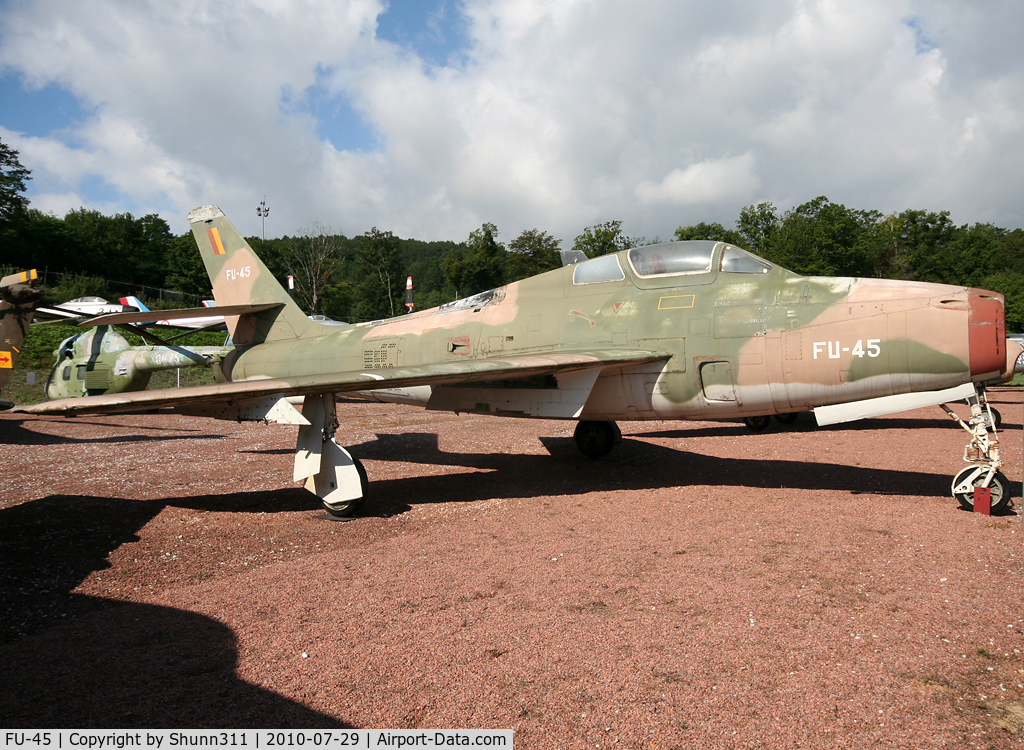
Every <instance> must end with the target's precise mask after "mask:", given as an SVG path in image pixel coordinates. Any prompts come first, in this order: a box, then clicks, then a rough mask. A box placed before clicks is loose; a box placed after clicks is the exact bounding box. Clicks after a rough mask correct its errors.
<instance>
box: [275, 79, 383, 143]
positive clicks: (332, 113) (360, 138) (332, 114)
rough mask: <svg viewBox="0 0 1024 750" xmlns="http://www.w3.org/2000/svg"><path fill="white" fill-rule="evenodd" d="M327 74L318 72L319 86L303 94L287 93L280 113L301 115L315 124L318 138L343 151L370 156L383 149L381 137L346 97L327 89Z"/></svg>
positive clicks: (282, 101) (308, 89) (315, 85)
mask: <svg viewBox="0 0 1024 750" xmlns="http://www.w3.org/2000/svg"><path fill="white" fill-rule="evenodd" d="M327 76H328V71H325V70H318V71H317V82H316V83H314V84H313V85H312V86H310V87H308V88H306V89H304V90H303V91H301V92H298V93H294V92H290V91H285V92H283V93H282V95H281V105H280V106H281V109H282V110H284V111H285V112H302V113H304V114H308V115H309V116H311V117H312V118H313V119H314V120H315V121H316V133H317V137H319V138H320V140H321V141H330V142H331V144H332V145H333V146H334V147H335V148H336V149H338V150H341V151H357V152H362V153H369V152H371V151H376V150H379V149H380V148H381V147H382V144H381V139H380V136H379V135H378V133H377V131H376V130H374V129H373V127H372V126H371V125H370V123H369V122H367V120H366V118H365V117H364V116H363V115H362V113H360V112H359V111H358V110H357V109H356V108H355V107H354V106H353V105H352V102H351V101H350V100H349V99H348V97H346V96H345V95H344V94H339V93H335V92H333V91H331V90H329V89H328V87H327V86H326V85H325V84H324V80H325V79H326V78H327Z"/></svg>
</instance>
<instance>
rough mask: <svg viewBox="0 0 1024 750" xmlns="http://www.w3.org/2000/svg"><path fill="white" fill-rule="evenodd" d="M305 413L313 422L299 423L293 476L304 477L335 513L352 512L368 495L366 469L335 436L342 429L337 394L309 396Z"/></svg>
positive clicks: (346, 514) (314, 492)
mask: <svg viewBox="0 0 1024 750" xmlns="http://www.w3.org/2000/svg"><path fill="white" fill-rule="evenodd" d="M302 416H303V417H305V418H306V420H308V421H309V424H308V425H302V426H301V427H299V439H298V442H297V444H296V446H295V470H294V473H293V476H292V478H293V479H294V480H295V481H296V482H302V481H304V482H305V487H306V489H307V490H309V491H310V492H312V493H313V494H315V495H316V496H317V497H319V498H320V502H321V503H323V506H324V508H325V509H326V510H327V512H328V513H330V514H331V515H332V516H338V517H342V518H343V517H346V516H350V515H352V514H353V513H354V512H355V510H356V508H358V507H359V505H360V504H361V503H362V502H363V500H364V498H365V497H366V488H367V481H366V469H364V468H363V465H362V464H361V463H360V462H359V459H358V458H356V457H355V456H353V455H352V454H351V453H349V452H348V451H347V450H345V449H344V448H342V447H341V446H340V445H338V443H337V441H335V439H334V433H335V432H337V430H338V417H337V414H336V411H335V402H334V394H333V393H325V394H322V395H317V396H306V399H305V402H304V403H303V405H302Z"/></svg>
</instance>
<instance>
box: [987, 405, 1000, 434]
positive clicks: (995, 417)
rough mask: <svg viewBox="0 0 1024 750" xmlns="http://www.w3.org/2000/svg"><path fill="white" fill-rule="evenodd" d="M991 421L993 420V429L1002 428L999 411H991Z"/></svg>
mask: <svg viewBox="0 0 1024 750" xmlns="http://www.w3.org/2000/svg"><path fill="white" fill-rule="evenodd" d="M989 408H990V409H991V407H989ZM992 419H993V420H995V429H997V430H998V429H999V428H1000V427H1002V426H1003V415H1002V414H1000V413H999V409H992Z"/></svg>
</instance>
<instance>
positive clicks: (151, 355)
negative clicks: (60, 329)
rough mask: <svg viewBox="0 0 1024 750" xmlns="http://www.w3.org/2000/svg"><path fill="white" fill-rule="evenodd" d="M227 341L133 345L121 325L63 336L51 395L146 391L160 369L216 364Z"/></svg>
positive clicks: (49, 383) (56, 354)
mask: <svg viewBox="0 0 1024 750" xmlns="http://www.w3.org/2000/svg"><path fill="white" fill-rule="evenodd" d="M231 348H232V347H223V346H216V347H215V346H173V345H169V346H131V345H130V344H129V343H128V340H127V339H125V337H124V336H122V335H121V334H120V333H118V332H117V331H115V330H113V329H112V328H110V327H108V326H98V327H96V328H93V329H92V330H90V331H86V332H84V333H79V334H76V335H75V336H71V337H69V338H67V339H65V340H64V341H62V342H61V344H60V346H59V347H58V348H57V350H56V351H55V352H54V353H53V354H54V357H55V358H56V364H54V366H53V369H52V370H51V371H50V376H49V378H48V379H47V381H46V396H47V398H50V399H62V398H74V397H81V396H96V395H100V394H105V393H122V392H125V391H141V390H143V389H144V388H145V387H146V386H147V385H149V379H150V377H151V376H152V374H153V373H154V372H156V371H157V370H174V369H178V368H181V367H199V366H206V365H214V366H216V364H217V363H218V362H219V361H220V360H221V359H222V358H223V357H224V356H225V355H226V354H227V353H228V352H230V351H231Z"/></svg>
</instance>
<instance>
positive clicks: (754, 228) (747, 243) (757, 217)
mask: <svg viewBox="0 0 1024 750" xmlns="http://www.w3.org/2000/svg"><path fill="white" fill-rule="evenodd" d="M781 225H782V220H781V219H779V214H778V211H777V210H776V208H775V206H774V205H772V204H771V203H768V202H767V201H765V202H763V203H758V204H757V205H756V206H745V207H744V208H743V209H742V210H740V218H739V219H738V220H737V221H736V228H737V229H738V230H739V233H740V235H741V236H742V238H743V239H742V241H741V242H740V246H741V247H744V248H746V249H747V250H751V251H753V252H755V253H757V254H758V255H763V254H764V253H766V252H769V248H770V247H771V244H772V242H773V241H774V240H775V235H776V234H777V233H778V231H779V227H780V226H781Z"/></svg>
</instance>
